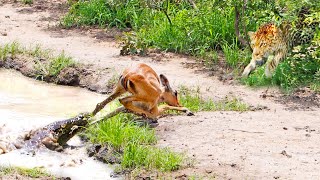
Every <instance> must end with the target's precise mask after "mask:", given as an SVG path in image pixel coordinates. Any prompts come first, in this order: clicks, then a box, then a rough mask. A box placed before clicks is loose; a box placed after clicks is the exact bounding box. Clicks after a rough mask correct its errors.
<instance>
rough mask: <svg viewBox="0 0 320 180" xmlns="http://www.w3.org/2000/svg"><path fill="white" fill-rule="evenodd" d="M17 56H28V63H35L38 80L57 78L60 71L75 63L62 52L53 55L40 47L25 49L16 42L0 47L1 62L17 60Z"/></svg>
mask: <svg viewBox="0 0 320 180" xmlns="http://www.w3.org/2000/svg"><path fill="white" fill-rule="evenodd" d="M18 55H22V56H28V57H30V61H31V60H32V61H34V62H35V69H36V70H37V72H36V73H37V75H36V76H37V78H39V79H43V78H44V77H51V76H57V75H58V74H59V73H60V71H61V70H62V69H64V68H66V67H69V66H72V65H74V64H75V61H74V60H73V59H72V58H71V57H70V56H67V55H66V54H65V53H64V52H61V53H60V54H58V55H53V54H52V52H51V51H50V50H48V49H43V48H41V46H40V45H36V46H35V47H29V48H26V47H23V46H21V45H20V44H19V43H18V42H16V41H14V42H12V43H7V44H4V45H0V60H1V61H6V60H7V59H8V58H11V59H14V58H17V56H18Z"/></svg>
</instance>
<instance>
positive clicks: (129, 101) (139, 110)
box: [119, 96, 158, 119]
mask: <svg viewBox="0 0 320 180" xmlns="http://www.w3.org/2000/svg"><path fill="white" fill-rule="evenodd" d="M119 101H120V103H121V104H122V105H123V106H124V107H125V108H127V109H128V110H130V111H132V112H134V113H135V114H140V115H145V116H146V117H148V118H151V119H156V118H157V116H158V113H156V114H153V113H151V112H150V111H148V110H146V109H145V108H143V107H140V106H137V105H136V104H135V103H134V102H147V101H146V99H145V98H143V97H138V96H128V97H125V98H122V99H120V100H119Z"/></svg>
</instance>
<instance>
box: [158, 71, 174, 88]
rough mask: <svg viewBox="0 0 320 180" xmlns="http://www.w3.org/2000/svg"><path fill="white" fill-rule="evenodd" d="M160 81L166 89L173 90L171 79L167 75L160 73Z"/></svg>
mask: <svg viewBox="0 0 320 180" xmlns="http://www.w3.org/2000/svg"><path fill="white" fill-rule="evenodd" d="M160 81H161V84H162V85H163V86H164V88H165V91H171V87H170V84H169V80H168V78H167V77H166V76H165V75H163V74H160Z"/></svg>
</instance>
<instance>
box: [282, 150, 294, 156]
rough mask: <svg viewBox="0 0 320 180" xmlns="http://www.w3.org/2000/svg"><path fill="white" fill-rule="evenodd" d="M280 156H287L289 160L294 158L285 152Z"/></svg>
mask: <svg viewBox="0 0 320 180" xmlns="http://www.w3.org/2000/svg"><path fill="white" fill-rule="evenodd" d="M280 154H282V155H284V156H287V157H288V158H291V157H292V156H291V155H289V154H288V153H287V152H286V151H285V150H283V151H282V152H281V153H280Z"/></svg>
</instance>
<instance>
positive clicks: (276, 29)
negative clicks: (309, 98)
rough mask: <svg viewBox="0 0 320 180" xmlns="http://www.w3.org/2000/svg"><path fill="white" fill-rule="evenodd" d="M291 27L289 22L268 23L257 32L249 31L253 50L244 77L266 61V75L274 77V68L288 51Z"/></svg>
mask: <svg viewBox="0 0 320 180" xmlns="http://www.w3.org/2000/svg"><path fill="white" fill-rule="evenodd" d="M290 28H291V26H290V24H289V23H282V24H281V25H280V26H276V25H275V24H274V23H267V24H264V25H262V26H260V27H259V28H258V30H257V31H256V32H252V31H249V32H248V36H249V39H250V46H251V48H252V50H253V52H252V58H251V61H250V63H249V64H248V65H247V66H246V67H245V69H244V71H243V73H242V77H248V76H249V74H250V73H251V72H252V71H253V70H254V69H255V68H256V66H257V65H258V66H262V65H263V64H264V63H266V67H265V76H266V77H267V78H271V77H272V75H273V72H274V70H275V69H276V67H277V66H278V64H279V63H280V62H281V61H282V60H283V59H284V58H285V57H286V55H287V53H288V49H289V38H290V37H289V36H290V32H289V31H290Z"/></svg>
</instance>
